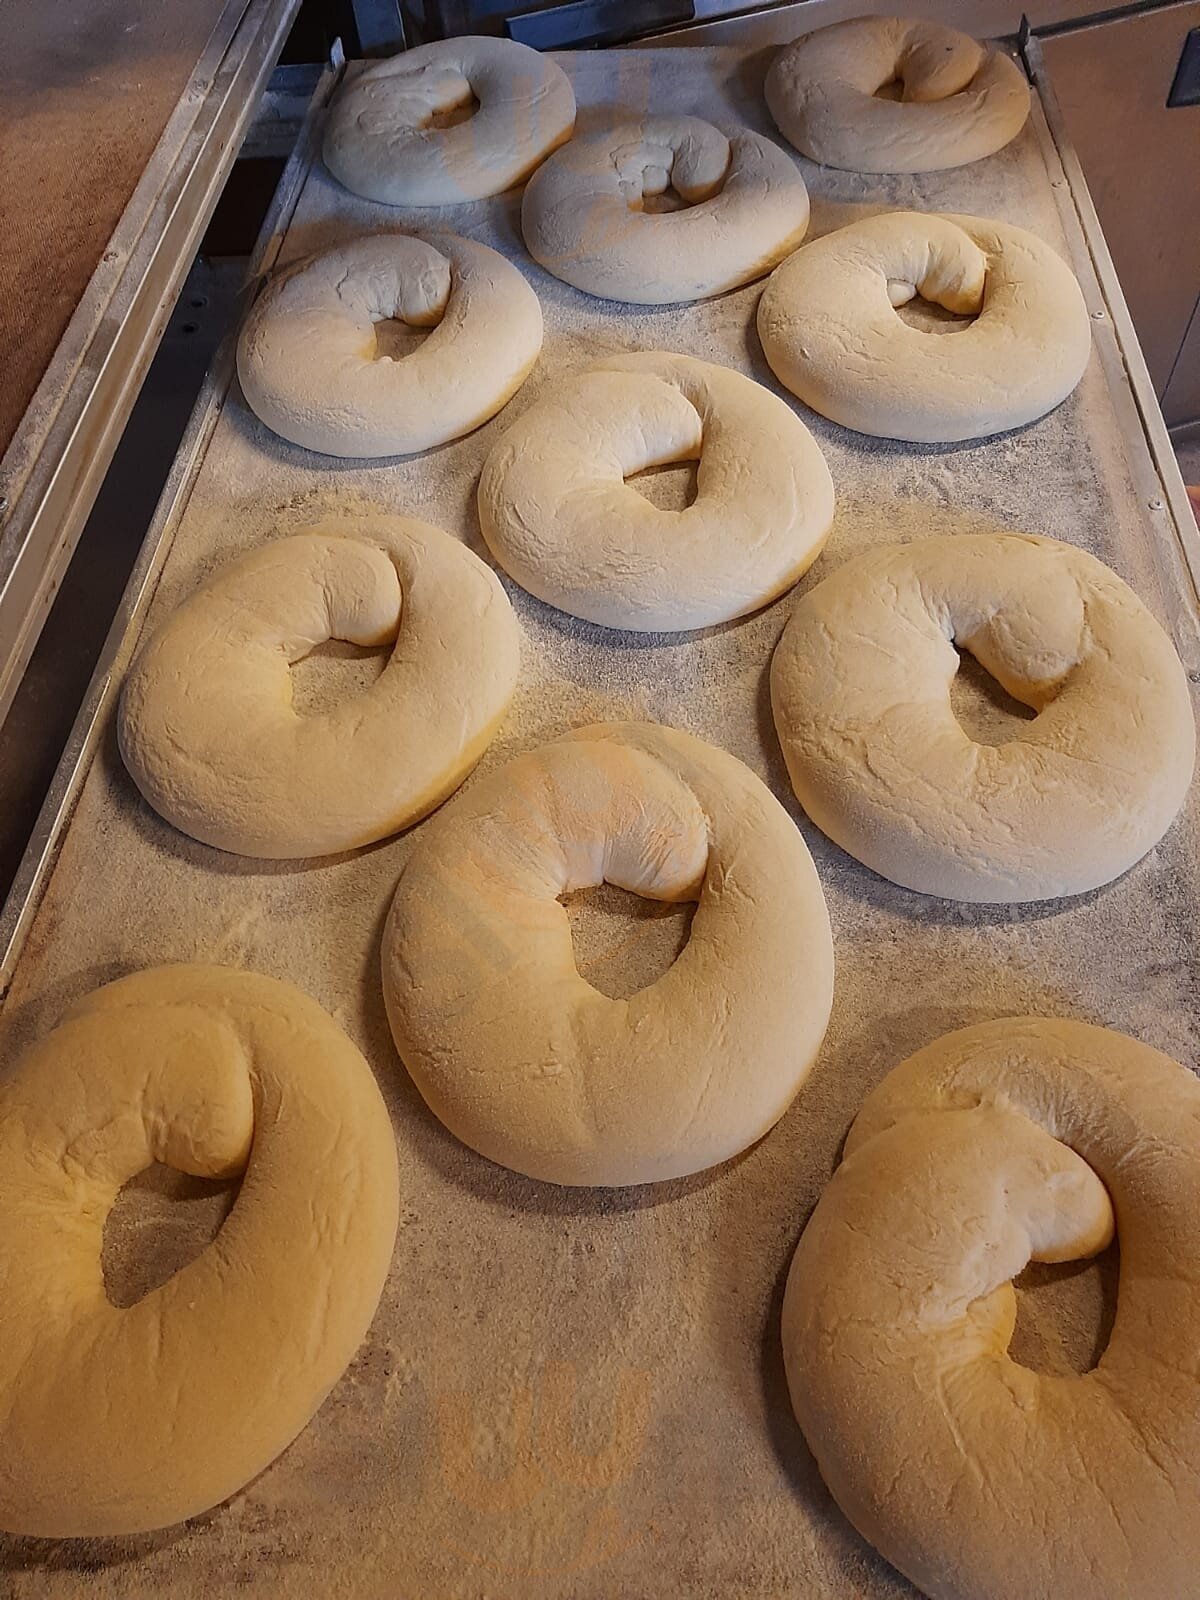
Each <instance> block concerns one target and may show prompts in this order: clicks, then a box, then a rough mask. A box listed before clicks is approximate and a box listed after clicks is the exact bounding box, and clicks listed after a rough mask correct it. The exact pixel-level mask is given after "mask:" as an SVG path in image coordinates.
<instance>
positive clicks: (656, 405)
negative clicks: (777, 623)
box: [479, 351, 833, 631]
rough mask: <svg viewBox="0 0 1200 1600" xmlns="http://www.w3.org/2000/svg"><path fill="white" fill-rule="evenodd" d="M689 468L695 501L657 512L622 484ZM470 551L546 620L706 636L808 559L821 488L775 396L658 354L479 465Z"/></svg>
mask: <svg viewBox="0 0 1200 1600" xmlns="http://www.w3.org/2000/svg"><path fill="white" fill-rule="evenodd" d="M695 457H698V458H699V466H698V468H697V472H696V485H697V488H696V498H695V500H694V502H693V503H692V504H691V505H690V506H688V507H687V508H686V510H683V511H663V510H660V509H659V508H658V507H657V506H654V505H651V503H650V502H649V501H648V500H647V499H646V498H645V496H644V495H642V494H639V492H638V491H637V489H635V488H634V487H633V486H632V485H631V484H628V483H626V482H625V481H624V480H625V479H626V478H627V477H629V476H631V475H632V474H634V473H636V472H641V471H642V470H644V469H645V468H646V467H651V466H656V465H659V464H661V463H664V462H670V461H683V460H688V459H692V458H695ZM479 521H480V526H481V527H482V529H483V536H484V538H485V539H486V540H487V542H488V545H489V546H490V548H491V551H492V553H493V555H494V556H495V557H496V559H497V561H499V562H500V564H501V566H502V567H504V569H505V571H506V572H508V573H510V574H511V575H512V576H513V577H514V578H515V579H516V580H517V582H518V583H519V584H521V585H522V586H523V587H524V588H526V589H528V590H529V592H530V593H531V594H535V595H537V597H538V599H539V600H545V601H547V602H548V603H549V604H550V605H555V606H558V607H560V608H561V609H562V610H564V611H569V612H571V613H572V615H574V616H577V617H586V618H587V619H588V620H589V621H591V622H600V623H603V624H604V625H605V626H606V627H610V628H632V629H638V630H643V631H648V630H659V629H662V630H668V631H669V630H673V629H681V628H700V627H706V626H708V625H709V624H710V623H716V622H726V621H728V620H729V619H730V618H731V617H740V616H743V615H744V614H745V613H746V612H748V611H754V610H756V609H757V608H758V607H759V606H762V605H765V604H766V603H767V601H768V600H772V599H774V597H775V596H776V595H778V594H781V593H782V592H783V590H785V589H787V588H789V587H790V586H791V585H792V584H793V583H795V582H796V580H797V579H798V578H799V577H800V576H801V574H802V573H804V572H806V571H807V570H808V568H809V567H810V566H811V564H812V563H813V562H814V561H815V560H816V558H817V556H818V555H819V554H820V552H821V549H822V547H823V545H824V544H825V541H826V539H827V538H828V536H829V529H830V524H831V523H832V521H833V480H832V479H831V477H830V476H829V468H828V467H827V466H826V465H825V458H824V457H823V456H822V454H821V451H820V449H819V447H818V445H817V442H816V440H815V439H814V438H813V436H812V434H811V433H809V431H808V429H807V428H806V427H805V426H804V424H803V423H802V422H801V421H800V420H799V418H798V417H797V416H796V415H795V414H794V412H793V411H792V410H791V407H790V406H788V405H786V404H785V403H784V402H783V401H782V400H780V399H779V398H778V396H776V395H774V394H772V393H771V391H770V390H769V389H765V388H763V386H762V385H761V384H757V383H755V382H754V381H753V380H752V379H750V378H747V377H744V376H743V375H742V374H741V373H740V372H734V371H732V370H731V369H730V368H728V367H718V366H713V365H712V364H711V363H709V362H705V361H696V360H693V359H692V358H691V357H690V356H678V355H669V354H666V353H665V352H662V351H654V352H645V353H641V354H637V355H628V356H610V357H608V358H607V359H606V360H604V361H601V362H598V363H597V364H596V365H595V366H594V367H590V368H589V369H588V370H587V371H586V372H584V373H583V374H582V375H580V376H577V377H574V378H569V379H567V380H566V381H565V382H563V383H559V384H556V385H555V386H554V387H553V388H552V389H551V390H550V391H549V392H548V393H547V394H546V395H545V397H544V398H543V399H540V400H538V401H537V402H536V403H535V404H534V405H533V406H531V407H530V409H529V410H528V411H526V412H525V413H524V415H523V416H521V417H519V418H518V420H517V421H516V422H515V423H514V424H513V426H512V427H511V428H510V429H509V430H508V432H507V433H506V434H505V435H504V436H503V438H502V439H501V440H500V442H499V444H497V445H496V446H495V448H494V449H493V450H492V453H491V455H490V456H489V457H488V459H487V462H486V464H485V466H484V469H483V476H482V477H481V479H480V483H479Z"/></svg>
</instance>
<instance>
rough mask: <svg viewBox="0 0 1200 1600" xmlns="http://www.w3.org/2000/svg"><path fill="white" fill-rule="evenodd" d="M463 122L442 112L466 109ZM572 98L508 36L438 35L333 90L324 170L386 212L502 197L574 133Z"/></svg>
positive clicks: (546, 60) (548, 67)
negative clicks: (444, 120) (443, 118)
mask: <svg viewBox="0 0 1200 1600" xmlns="http://www.w3.org/2000/svg"><path fill="white" fill-rule="evenodd" d="M472 101H478V103H479V107H478V110H477V111H476V112H475V113H474V115H473V116H471V117H470V118H469V119H468V120H467V121H464V122H459V123H457V124H455V125H453V126H448V127H438V126H437V124H436V121H435V118H436V117H437V116H438V115H439V114H443V113H447V112H453V111H456V110H459V109H465V108H467V107H469V106H470V105H471V103H472ZM574 126H575V94H574V91H573V90H572V88H571V83H570V79H569V78H568V77H567V75H566V73H565V72H564V71H563V70H562V68H561V67H560V66H558V65H557V63H556V62H554V61H552V60H551V59H550V57H549V56H545V55H540V54H539V53H538V51H536V50H531V49H529V47H528V46H527V45H523V44H517V43H516V41H515V40H513V39H487V38H464V39H441V40H438V41H436V42H435V43H433V44H426V45H420V46H418V48H417V49H415V50H406V51H404V52H403V53H402V54H400V55H398V56H393V57H391V59H390V60H388V61H379V62H376V63H374V64H373V65H371V66H369V67H367V68H366V70H365V71H364V72H361V73H360V74H359V75H358V76H357V77H356V78H353V79H352V80H351V81H350V82H349V83H347V84H345V86H344V87H343V88H342V89H340V90H339V91H338V94H337V96H336V97H335V99H334V101H333V104H332V106H331V107H330V109H329V120H328V122H327V124H326V128H325V148H324V152H323V153H324V157H325V165H326V166H327V167H328V168H329V170H330V172H332V173H333V175H334V177H335V178H337V179H338V181H339V182H340V183H343V184H345V186H346V188H347V189H350V190H351V191H352V192H353V193H354V194H361V195H363V196H365V197H366V199H368V200H382V201H383V202H384V204H385V205H391V206H452V205H459V204H461V203H462V202H463V201H466V200H483V199H485V198H486V197H487V196H488V195H493V194H500V193H502V192H503V191H504V190H505V189H511V188H512V186H513V185H514V184H516V183H520V182H521V180H522V179H523V178H527V177H528V176H529V174H530V173H531V172H532V171H533V169H534V168H535V167H536V166H537V165H538V163H539V162H540V161H543V160H545V158H546V156H548V155H549V153H550V152H551V150H554V149H556V148H557V147H558V146H559V145H560V144H562V142H563V140H564V139H569V138H570V137H571V131H572V129H573V128H574Z"/></svg>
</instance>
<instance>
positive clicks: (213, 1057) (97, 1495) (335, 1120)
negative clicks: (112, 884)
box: [0, 966, 398, 1539]
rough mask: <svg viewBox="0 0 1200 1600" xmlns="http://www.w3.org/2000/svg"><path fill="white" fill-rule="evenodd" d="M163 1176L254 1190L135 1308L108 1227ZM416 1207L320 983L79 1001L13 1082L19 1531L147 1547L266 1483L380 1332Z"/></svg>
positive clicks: (5, 1128) (11, 1510)
mask: <svg viewBox="0 0 1200 1600" xmlns="http://www.w3.org/2000/svg"><path fill="white" fill-rule="evenodd" d="M155 1161H161V1162H164V1163H166V1164H167V1165H168V1166H172V1167H175V1168H177V1169H179V1170H180V1171H183V1172H189V1173H193V1174H195V1175H197V1176H200V1177H206V1178H220V1177H228V1176H231V1175H233V1174H235V1173H239V1172H240V1173H242V1174H243V1177H242V1184H241V1190H240V1192H239V1194H238V1196H237V1199H236V1201H235V1202H234V1206H233V1209H232V1211H231V1212H230V1213H229V1215H228V1217H227V1218H226V1220H225V1222H224V1223H223V1224H222V1227H221V1231H220V1233H219V1234H218V1235H217V1237H216V1239H215V1240H214V1241H213V1243H212V1244H211V1245H209V1246H208V1248H207V1249H205V1250H203V1251H202V1252H201V1253H200V1255H198V1256H197V1257H196V1258H195V1259H194V1260H193V1261H190V1262H189V1263H188V1264H187V1265H186V1266H185V1267H182V1268H181V1269H180V1270H179V1271H178V1272H177V1273H175V1275H174V1276H173V1277H171V1278H169V1279H168V1280H167V1282H166V1283H164V1284H162V1285H160V1287H158V1288H157V1289H154V1290H152V1291H151V1292H150V1293H149V1294H147V1295H146V1296H145V1297H144V1298H143V1299H141V1300H139V1301H137V1302H136V1303H135V1304H134V1305H131V1306H127V1307H123V1308H118V1307H117V1306H115V1305H113V1303H112V1302H111V1301H110V1300H109V1298H108V1296H107V1294H106V1291H105V1283H104V1274H103V1270H102V1267H101V1247H102V1243H103V1236H104V1226H105V1219H106V1217H107V1215H108V1213H109V1210H110V1209H111V1207H112V1205H113V1202H114V1201H115V1200H116V1198H117V1194H118V1192H119V1191H120V1189H121V1187H122V1185H123V1184H125V1183H127V1182H128V1180H129V1179H130V1178H132V1177H134V1176H135V1175H136V1174H137V1173H139V1172H140V1171H142V1170H143V1168H145V1167H147V1166H149V1165H150V1164H151V1163H152V1162H155ZM397 1207H398V1175H397V1168H396V1147H395V1143H394V1140H393V1137H392V1129H391V1124H390V1122H389V1120H388V1114H387V1110H386V1108H385V1107H384V1104H383V1100H382V1098H381V1097H380V1094H379V1090H378V1089H377V1088H376V1085H375V1080H374V1079H373V1078H372V1076H371V1072H370V1069H369V1067H368V1066H367V1063H366V1062H365V1061H364V1060H363V1058H362V1056H361V1055H360V1054H359V1052H358V1051H357V1050H356V1049H355V1048H354V1046H353V1045H352V1044H351V1043H350V1041H349V1039H347V1037H346V1036H345V1034H344V1033H343V1032H342V1031H341V1029H340V1028H339V1027H337V1025H336V1024H335V1023H334V1022H333V1020H332V1018H330V1017H329V1016H328V1015H327V1014H326V1013H325V1012H324V1011H323V1010H322V1009H321V1007H320V1006H318V1005H317V1004H316V1003H315V1002H314V1001H312V1000H310V999H309V998H308V997H307V996H306V995H303V994H301V993H300V991H299V990H298V989H294V988H293V987H292V986H291V985H290V984H287V983H280V982H277V981H276V980H275V979H273V978H265V977H259V976H256V975H255V974H253V973H249V972H234V971H230V970H228V969H226V968H221V967H204V966H175V967H157V968H153V969H151V970H149V971H146V972H140V973H137V974H136V975H135V976H133V977H130V978H123V979H121V980H120V981H119V982H117V983H110V984H108V985H107V986H106V987H105V988H103V989H99V990H97V991H96V992H95V993H94V994H91V995H88V996H87V998H86V999H84V1000H81V1001H79V1002H78V1003H77V1004H76V1005H75V1006H73V1007H72V1008H71V1010H70V1011H69V1012H68V1013H67V1015H66V1017H65V1018H64V1019H63V1021H62V1022H61V1023H60V1024H59V1025H58V1027H57V1028H55V1029H54V1031H53V1032H52V1033H51V1034H49V1035H48V1036H47V1037H46V1038H45V1039H44V1040H43V1041H42V1042H41V1043H40V1044H38V1045H36V1046H35V1047H34V1048H33V1049H32V1050H31V1051H30V1052H29V1053H28V1055H27V1056H26V1057H25V1058H24V1060H23V1061H22V1063H21V1065H20V1066H19V1067H18V1069H17V1070H16V1072H15V1073H13V1074H12V1075H11V1076H9V1077H8V1078H7V1079H6V1080H5V1082H4V1083H3V1085H2V1086H0V1216H3V1219H4V1225H3V1229H2V1230H0V1415H3V1418H4V1435H3V1437H4V1447H3V1449H2V1450H0V1528H3V1529H4V1530H5V1532H8V1533H18V1534H36V1535H40V1536H42V1537H47V1538H56V1539H60V1538H74V1537H80V1536H91V1535H104V1534H128V1533H139V1532H141V1531H143V1530H145V1529H150V1528H162V1527H166V1526H167V1525H168V1524H170V1523H173V1522H181V1521H183V1519H184V1518H186V1517H192V1516H195V1515H197V1513H199V1512H201V1511H205V1510H207V1509H208V1508H209V1507H210V1506H214V1505H216V1504H218V1502H220V1501H221V1500H224V1499H226V1498H227V1497H228V1496H229V1495H231V1494H233V1493H234V1492H235V1490H237V1489H240V1488H241V1487H242V1485H243V1484H245V1483H248V1482H249V1481H250V1479H251V1478H253V1477H255V1476H256V1475H257V1474H258V1473H260V1472H262V1471H263V1469H264V1468H265V1467H267V1466H268V1465H269V1464H270V1463H271V1462H272V1461H273V1460H274V1459H275V1457H276V1456H278V1455H279V1454H280V1452H281V1451H283V1450H285V1449H286V1448H287V1446H288V1445H289V1444H290V1443H291V1441H292V1440H293V1439H294V1438H295V1437H296V1435H297V1434H298V1433H299V1432H300V1430H301V1429H302V1428H304V1427H305V1426H306V1424H307V1423H308V1422H309V1420H310V1419H311V1417H312V1416H313V1414H314V1412H315V1411H316V1410H317V1408H318V1407H319V1406H320V1404H321V1402H322V1401H323V1400H324V1399H325V1396H326V1395H327V1394H328V1393H329V1390H330V1389H331V1388H332V1387H333V1385H334V1384H335V1383H336V1382H337V1380H338V1378H339V1377H340V1376H341V1375H342V1372H343V1371H344V1370H345V1368H346V1366H347V1365H348V1364H349V1362H350V1359H351V1357H352V1356H353V1354H354V1352H355V1350H356V1349H357V1348H358V1345H359V1343H360V1341H361V1340H362V1338H363V1336H364V1334H365V1333H366V1331H367V1328H368V1326H369V1324H370V1321H371V1318H372V1316H373V1315H374V1312H375V1307H376V1305H377V1303H378V1301H379V1296H380V1293H381V1291H382V1288H383V1281H384V1277H385V1275H386V1273H387V1269H388V1264H389V1262H390V1260H391V1254H392V1244H393V1241H394V1239H395V1236H396V1220H397Z"/></svg>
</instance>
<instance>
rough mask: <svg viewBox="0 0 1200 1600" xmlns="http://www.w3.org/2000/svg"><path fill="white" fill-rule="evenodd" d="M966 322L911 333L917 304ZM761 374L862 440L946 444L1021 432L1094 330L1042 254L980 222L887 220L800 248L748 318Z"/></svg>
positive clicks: (1051, 398) (1070, 279) (1071, 373)
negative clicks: (767, 371) (765, 367)
mask: <svg viewBox="0 0 1200 1600" xmlns="http://www.w3.org/2000/svg"><path fill="white" fill-rule="evenodd" d="M916 295H921V296H922V297H923V298H924V299H926V300H930V301H933V302H934V303H935V304H937V305H940V306H944V307H945V308H946V310H948V311H953V312H958V313H961V314H970V315H973V316H974V318H975V320H974V321H973V322H972V323H971V324H970V325H969V326H967V327H964V328H959V329H955V330H953V331H948V332H944V333H934V332H931V331H927V330H925V329H922V328H915V327H909V326H908V324H907V323H905V322H904V321H903V320H902V319H901V318H900V317H899V316H897V314H896V310H895V308H896V307H897V306H900V305H904V304H906V303H907V302H908V301H909V300H911V299H913V298H914V296H916ZM758 334H759V338H760V339H761V340H762V347H763V351H764V352H765V354H766V357H767V360H768V361H769V362H770V364H771V370H772V371H773V372H774V373H775V376H776V377H777V378H778V379H779V381H780V382H781V383H782V384H783V385H784V386H785V387H786V388H788V389H790V390H791V391H792V393H793V394H795V395H798V396H799V397H800V399H801V400H803V401H804V403H805V405H809V406H811V407H812V408H813V410H814V411H819V412H820V413H821V415H822V416H825V417H829V418H831V419H832V420H833V421H834V422H840V423H842V424H843V426H845V427H847V428H857V429H858V431H859V432H860V433H871V434H877V435H878V436H879V437H880V438H883V439H912V440H916V441H919V442H924V443H933V444H944V443H949V442H951V441H954V440H959V439H981V438H985V437H986V436H987V435H988V434H993V433H1003V432H1004V431H1005V430H1006V429H1008V428H1019V427H1020V426H1021V425H1022V424H1023V423H1026V422H1032V421H1034V420H1035V419H1036V418H1037V417H1041V416H1044V415H1045V413H1046V412H1047V411H1052V410H1053V409H1054V407H1055V406H1056V405H1058V404H1059V402H1060V401H1062V400H1065V399H1066V397H1067V395H1069V394H1070V393H1071V391H1072V390H1073V389H1074V388H1075V386H1076V384H1077V383H1078V382H1079V380H1080V378H1081V377H1082V376H1083V373H1084V369H1085V367H1086V366H1087V363H1088V357H1089V355H1090V354H1091V348H1092V334H1091V322H1090V319H1089V317H1088V312H1087V306H1086V304H1085V303H1084V298H1083V295H1082V293H1081V291H1080V288H1079V285H1078V283H1077V282H1076V281H1075V277H1074V274H1073V273H1072V272H1071V270H1070V268H1069V267H1068V266H1067V265H1066V263H1065V262H1064V261H1063V260H1062V259H1061V258H1060V257H1059V256H1058V255H1056V254H1055V252H1054V251H1053V250H1052V249H1051V248H1050V246H1049V245H1047V244H1044V243H1043V242H1042V241H1041V240H1040V239H1038V238H1035V236H1034V235H1033V234H1032V233H1026V231H1025V230H1024V229H1023V228H1014V227H1012V226H1010V225H1009V224H1008V223H1005V222H993V221H989V220H988V219H987V218H986V217H964V216H938V215H932V214H929V213H926V212H920V211H893V212H885V213H883V214H881V215H879V216H875V217H868V218H866V219H865V220H864V221H862V222H852V223H850V225H849V226H848V227H845V228H839V229H838V230H837V232H836V233H828V234H826V235H825V236H824V237H823V238H821V239H815V240H813V241H812V243H810V244H806V245H804V246H803V248H802V249H800V250H798V251H797V252H796V253H795V255H793V256H791V257H790V258H789V259H788V260H787V261H785V262H784V263H783V265H782V266H781V267H779V268H777V269H776V271H775V272H774V274H773V275H772V277H771V280H770V282H769V283H768V284H767V287H766V288H765V289H764V291H763V294H762V298H761V299H760V301H759V304H758Z"/></svg>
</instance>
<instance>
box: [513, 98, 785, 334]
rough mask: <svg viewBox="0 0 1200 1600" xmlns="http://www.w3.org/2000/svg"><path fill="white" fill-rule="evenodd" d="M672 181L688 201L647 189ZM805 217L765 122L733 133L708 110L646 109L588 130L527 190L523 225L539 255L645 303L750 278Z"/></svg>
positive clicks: (569, 274)
mask: <svg viewBox="0 0 1200 1600" xmlns="http://www.w3.org/2000/svg"><path fill="white" fill-rule="evenodd" d="M670 186H673V187H674V189H675V190H676V192H677V193H678V194H679V195H680V196H681V198H682V199H683V200H685V201H688V202H690V204H689V205H688V206H687V208H686V209H684V210H679V211H673V212H665V213H660V214H656V213H654V212H653V211H647V210H646V209H645V200H646V197H647V196H651V197H653V196H657V195H661V194H664V193H665V192H666V190H667V189H668V187H670ZM807 227H808V190H807V189H806V188H805V187H804V179H803V178H802V177H801V176H800V172H799V169H798V168H797V166H796V164H795V162H794V161H793V160H792V158H791V156H790V155H788V154H787V152H786V151H784V150H781V149H780V148H779V146H778V145H775V144H772V143H771V141H770V140H769V139H764V138H763V137H762V136H761V135H760V134H757V133H752V132H751V131H750V130H749V129H748V128H739V129H738V130H737V131H736V132H735V133H733V134H732V135H731V136H730V137H728V138H727V137H726V135H725V134H724V133H722V132H721V131H720V129H719V128H714V127H713V125H712V123H711V122H704V121H702V119H701V118H699V117H678V116H676V117H651V116H648V117H642V118H640V119H638V120H630V121H624V122H618V123H617V124H616V125H615V126H611V125H610V126H608V127H604V128H600V129H597V130H596V131H594V132H591V133H588V134H580V135H579V136H578V137H576V138H574V139H572V140H571V142H570V144H568V145H566V146H564V148H563V149H561V150H560V151H559V152H558V153H557V155H553V156H551V158H550V160H549V161H547V162H546V164H545V165H544V166H543V167H540V168H539V169H538V171H537V172H535V173H534V175H533V177H532V178H531V179H530V180H529V184H528V186H527V187H526V190H525V198H524V201H523V202H522V205H521V230H522V232H523V233H524V235H525V244H526V246H527V248H528V250H529V253H530V255H531V256H532V257H533V259H534V260H535V261H540V262H541V264H542V266H543V267H545V268H546V270H547V271H548V272H552V273H553V274H554V275H555V277H557V278H561V279H562V280H563V282H564V283H570V284H574V286H575V287H576V288H577V289H582V290H584V292H585V293H587V294H593V295H599V296H601V297H603V298H605V299H608V300H625V301H630V302H633V303H635V304H637V305H664V304H667V303H669V302H672V301H678V300H703V299H706V298H707V297H708V296H709V295H714V294H723V293H724V292H725V290H727V289H734V288H736V287H737V286H738V284H741V283H750V282H751V281H752V280H753V279H755V278H761V277H762V276H763V275H764V274H765V273H767V272H770V270H771V268H772V267H774V266H776V265H777V264H778V263H779V262H780V261H782V260H783V258H784V257H785V256H787V255H790V254H791V252H792V251H793V250H794V249H795V248H796V246H797V245H798V244H799V243H800V241H801V240H802V239H803V238H804V234H805V230H806V229H807Z"/></svg>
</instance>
